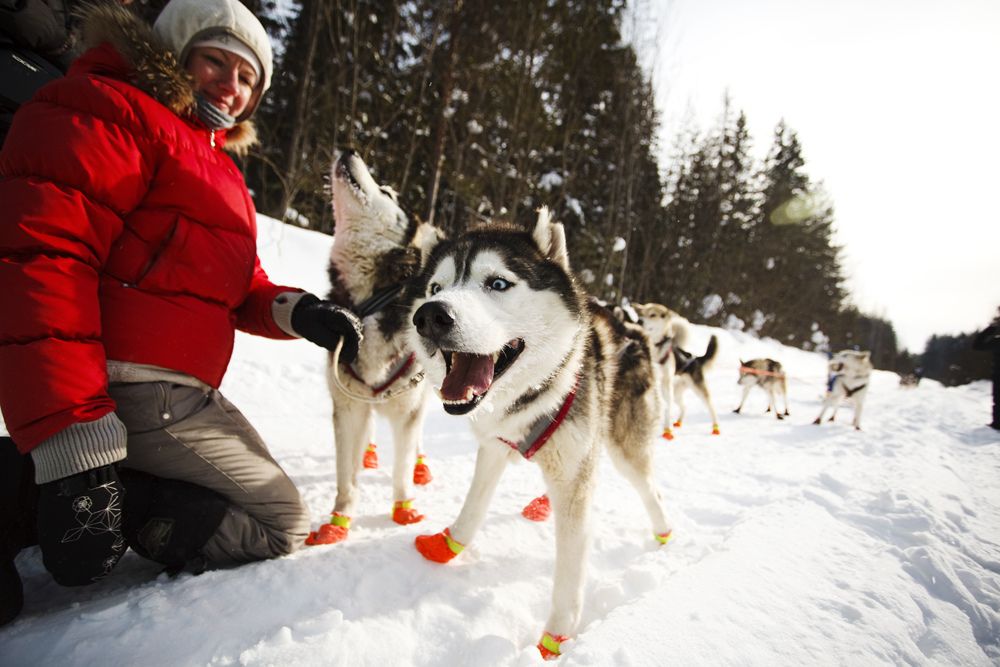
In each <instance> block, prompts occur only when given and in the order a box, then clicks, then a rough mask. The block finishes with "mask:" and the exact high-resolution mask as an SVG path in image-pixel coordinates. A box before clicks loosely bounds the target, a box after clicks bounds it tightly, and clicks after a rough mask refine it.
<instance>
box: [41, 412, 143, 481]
mask: <svg viewBox="0 0 1000 667" xmlns="http://www.w3.org/2000/svg"><path fill="white" fill-rule="evenodd" d="M127 440H128V432H127V431H126V429H125V424H123V423H122V421H121V420H120V419H119V418H118V415H116V414H115V413H114V412H109V413H108V414H106V415H104V416H103V417H101V418H100V419H98V420H97V421H92V422H79V423H76V424H73V425H72V426H69V427H68V428H65V429H63V430H62V431H60V432H58V433H56V434H55V435H53V436H50V437H49V438H46V439H45V440H43V441H42V442H40V443H39V444H38V445H37V446H36V447H35V448H34V449H32V450H31V459H32V461H34V463H35V484H45V483H47V482H52V481H55V480H57V479H62V478H63V477H69V476H70V475H75V474H77V473H81V472H86V471H87V470H92V469H93V468H99V467H100V466H105V465H109V464H111V463H115V462H116V461H121V460H122V459H124V458H125V454H126V451H127V450H126V446H125V445H126V442H127Z"/></svg>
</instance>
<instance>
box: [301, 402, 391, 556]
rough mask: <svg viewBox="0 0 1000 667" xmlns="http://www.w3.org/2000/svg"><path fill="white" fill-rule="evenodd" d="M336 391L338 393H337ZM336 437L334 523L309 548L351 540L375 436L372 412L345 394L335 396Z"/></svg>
mask: <svg viewBox="0 0 1000 667" xmlns="http://www.w3.org/2000/svg"><path fill="white" fill-rule="evenodd" d="M333 391H336V390H333ZM333 415H334V419H333V433H334V440H335V443H334V446H335V447H336V452H337V499H336V501H335V503H334V506H333V511H332V512H331V514H330V521H329V522H328V523H325V524H322V525H321V526H320V527H319V530H317V531H312V532H310V533H309V536H308V537H306V544H309V545H316V544H335V543H337V542H341V541H343V540H345V539H347V534H348V531H349V530H350V527H351V516H352V515H353V513H354V508H355V505H356V503H357V497H358V471H359V470H360V469H361V462H362V459H363V457H364V449H365V446H366V443H367V442H368V441H369V440H370V439H371V438H370V437H369V435H370V434H371V433H373V430H372V429H373V425H374V424H373V420H372V410H371V408H370V407H368V406H367V405H365V404H363V403H355V402H353V401H351V400H350V399H347V397H346V396H344V395H343V394H336V393H335V394H334V395H333Z"/></svg>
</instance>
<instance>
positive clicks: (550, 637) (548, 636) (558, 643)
mask: <svg viewBox="0 0 1000 667" xmlns="http://www.w3.org/2000/svg"><path fill="white" fill-rule="evenodd" d="M567 639H569V637H567V636H566V635H554V634H552V633H551V632H544V633H542V639H541V641H539V642H538V652H539V653H541V654H542V657H543V658H544V659H546V660H555V659H556V658H558V657H559V656H560V655H562V643H563V642H564V641H566V640H567Z"/></svg>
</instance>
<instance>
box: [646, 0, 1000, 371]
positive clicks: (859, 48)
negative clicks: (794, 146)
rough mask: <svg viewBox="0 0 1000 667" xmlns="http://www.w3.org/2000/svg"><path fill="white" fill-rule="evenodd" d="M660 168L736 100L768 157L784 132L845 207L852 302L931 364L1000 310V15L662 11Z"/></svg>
mask: <svg viewBox="0 0 1000 667" xmlns="http://www.w3.org/2000/svg"><path fill="white" fill-rule="evenodd" d="M650 5H651V11H652V12H653V13H654V14H655V15H656V16H657V21H656V24H657V29H658V38H657V40H656V43H657V45H658V49H657V52H658V59H657V64H656V67H655V69H654V74H653V76H654V80H655V82H656V87H657V96H658V105H659V108H660V109H661V111H662V112H663V114H664V115H663V118H662V120H663V124H664V127H663V137H662V142H661V143H662V155H663V157H664V159H666V158H667V156H668V155H669V151H670V148H671V146H672V143H673V140H674V137H675V134H676V131H677V130H678V129H679V128H680V127H681V124H682V122H683V120H684V119H685V118H686V117H688V115H689V114H690V115H691V116H693V117H694V118H695V119H696V122H697V124H698V125H699V126H700V127H701V128H703V129H705V128H707V127H708V126H710V125H711V124H713V123H714V122H715V121H716V119H717V118H718V116H719V114H720V112H721V109H722V98H723V94H724V91H725V90H726V89H727V88H728V90H729V92H730V95H731V97H732V101H733V104H734V106H735V107H736V108H737V109H742V110H744V111H745V112H746V113H747V117H748V120H749V122H750V128H751V134H752V137H753V139H754V141H755V150H756V151H757V152H758V153H760V154H763V153H764V152H766V150H767V148H768V146H769V145H770V141H771V134H772V131H773V129H774V126H775V125H776V124H777V122H778V120H779V119H781V118H784V119H785V120H786V121H787V123H788V125H789V127H790V128H791V129H793V130H795V131H796V132H797V133H798V135H799V139H800V141H801V143H802V146H803V150H804V154H805V159H806V171H807V173H808V174H809V175H810V177H811V178H812V179H813V180H817V181H823V182H824V183H825V185H826V187H827V190H828V191H829V192H830V193H831V195H832V196H833V201H834V205H835V208H836V221H837V222H836V227H837V233H836V237H835V240H836V242H837V243H839V244H840V245H842V246H843V247H844V252H843V255H842V258H843V264H844V268H845V270H846V274H847V276H848V288H849V289H850V291H851V294H852V295H853V299H854V302H855V303H856V304H857V305H858V306H859V307H861V309H862V310H864V311H865V312H869V313H872V314H875V315H879V316H881V317H884V318H886V319H888V320H889V321H891V322H892V324H893V327H894V328H895V330H896V333H897V335H898V336H899V339H900V343H901V344H902V345H903V346H904V347H906V348H908V349H909V350H910V351H911V352H922V351H923V348H924V343H925V342H926V339H927V338H928V337H929V336H930V335H931V334H935V333H938V334H955V333H965V332H969V331H973V330H975V329H978V328H981V327H982V326H985V325H986V324H987V323H988V322H989V321H990V319H991V318H992V317H993V316H994V315H995V314H996V308H997V306H1000V213H998V210H1000V209H998V207H997V206H996V205H995V201H996V195H997V194H1000V86H998V84H997V81H998V80H1000V2H998V1H996V0H935V1H931V0H836V1H835V0H825V1H824V0H651V2H650Z"/></svg>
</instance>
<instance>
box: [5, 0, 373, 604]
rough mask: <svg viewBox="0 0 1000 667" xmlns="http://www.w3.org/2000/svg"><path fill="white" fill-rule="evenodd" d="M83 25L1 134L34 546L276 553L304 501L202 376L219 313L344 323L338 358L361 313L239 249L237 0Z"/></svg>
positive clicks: (60, 554)
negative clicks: (60, 63)
mask: <svg viewBox="0 0 1000 667" xmlns="http://www.w3.org/2000/svg"><path fill="white" fill-rule="evenodd" d="M83 36H84V40H85V41H86V42H87V44H88V45H89V46H90V47H91V48H90V50H89V51H87V52H86V53H84V54H83V55H82V56H81V57H80V58H79V59H78V60H77V61H76V62H75V63H74V64H73V66H72V67H71V68H70V71H69V73H68V75H67V76H66V77H65V78H63V79H60V80H58V81H56V82H54V83H52V84H50V85H48V86H46V87H45V88H43V89H42V90H41V91H39V93H38V94H37V95H36V96H35V98H34V99H33V100H32V101H31V102H29V103H27V104H25V105H24V106H23V107H22V108H21V109H20V110H19V111H18V113H17V114H16V116H15V118H14V124H13V126H12V128H11V132H10V135H9V136H8V137H7V140H6V142H5V144H4V146H3V150H2V152H0V201H2V202H3V206H2V209H0V284H2V285H3V289H2V290H0V313H2V314H3V316H2V318H0V408H2V410H3V416H4V420H5V422H6V425H7V428H8V429H9V431H10V434H11V435H12V436H13V439H14V442H16V443H17V446H18V448H19V449H20V450H21V452H23V453H29V452H30V455H31V460H32V461H33V463H34V470H35V482H36V484H37V485H38V510H37V512H38V520H37V530H38V533H37V537H38V541H39V545H40V547H41V550H42V555H43V560H44V562H45V565H46V567H47V568H48V569H49V571H50V572H51V573H52V574H53V575H54V577H55V578H56V580H57V581H59V582H60V583H63V584H66V585H79V584H85V583H89V582H91V581H94V580H96V579H99V578H101V577H102V576H104V575H106V574H107V573H108V572H109V571H110V570H111V569H112V568H113V567H114V565H115V564H116V563H117V561H118V559H119V558H120V557H121V555H122V553H123V552H124V549H125V546H131V547H132V548H134V549H135V550H136V551H138V552H139V553H141V554H143V555H145V556H148V557H150V558H152V559H154V560H157V561H159V562H161V563H164V564H166V565H167V566H168V567H170V568H175V569H179V568H183V567H190V566H192V562H193V561H197V562H199V563H207V564H219V563H233V562H243V561H251V560H257V559H262V558H269V557H274V556H279V555H282V554H287V553H289V552H291V551H293V550H294V549H295V548H297V547H298V546H299V545H300V544H301V543H302V540H303V538H304V537H305V536H306V534H307V532H308V528H309V523H310V522H309V515H308V512H307V509H306V507H305V505H304V504H303V502H302V500H301V498H300V497H299V494H298V492H297V490H296V489H295V487H294V485H293V484H292V482H291V481H290V480H289V479H288V477H287V475H286V474H285V473H284V471H282V469H281V468H280V467H279V466H278V464H277V463H276V462H275V461H274V460H273V458H272V457H271V456H270V454H269V453H268V451H267V448H266V447H265V445H264V443H263V441H262V440H261V438H260V436H259V435H258V434H257V433H256V432H255V431H254V429H253V428H252V427H251V426H250V425H249V424H248V423H247V421H246V419H244V418H243V416H242V415H241V414H240V413H239V411H238V410H237V409H236V408H235V407H233V406H232V405H231V404H230V403H229V402H228V401H227V400H226V399H225V398H224V397H223V396H222V395H221V394H219V392H218V387H219V384H220V382H221V381H222V377H223V374H224V373H225V370H226V366H227V364H228V363H229V359H230V355H231V353H232V348H233V338H234V329H236V328H239V329H241V330H243V331H247V332H249V333H253V334H258V335H262V336H268V337H271V338H294V337H304V338H307V339H309V340H311V341H313V342H314V343H316V344H318V345H321V346H323V347H327V348H333V347H334V346H335V345H336V343H337V342H338V341H339V340H340V339H341V338H343V339H344V343H345V344H344V348H345V349H344V350H343V351H342V358H346V359H349V358H351V357H352V356H353V355H354V354H356V352H357V346H358V343H359V340H360V324H359V322H358V320H357V318H356V317H355V316H354V315H352V314H351V313H350V312H348V311H345V310H343V309H341V308H338V307H337V306H335V305H333V304H331V303H329V302H326V301H321V300H320V299H318V298H317V297H315V296H313V295H311V294H306V293H303V292H301V291H300V290H297V289H294V288H290V287H283V286H279V285H275V284H273V283H272V282H271V281H270V280H269V279H268V277H267V275H266V274H265V273H264V271H263V269H262V268H261V266H260V262H259V260H258V259H257V255H256V226H255V224H256V223H255V211H254V206H253V203H252V201H251V199H250V196H249V194H248V192H247V188H246V185H245V183H244V181H243V178H242V176H241V175H240V172H239V171H238V169H237V168H236V166H235V164H234V163H233V161H232V159H231V158H230V157H229V156H228V155H226V154H225V153H224V152H223V150H226V151H231V152H234V153H241V152H244V151H245V150H247V148H248V147H249V146H250V145H251V144H252V143H253V141H254V131H253V127H252V125H251V123H250V121H249V118H250V116H251V114H252V113H253V111H254V109H256V107H257V105H258V104H259V103H260V99H261V95H263V94H264V92H265V91H266V90H267V88H268V86H269V85H270V83H271V74H272V57H271V47H270V43H269V41H268V37H267V34H266V32H265V31H264V28H263V27H262V26H261V24H260V22H259V21H258V20H257V19H256V18H255V17H254V16H253V14H252V13H250V11H249V10H247V9H246V8H245V7H244V6H243V5H242V4H240V3H239V2H238V1H237V0H172V1H171V2H170V3H168V4H167V6H166V7H165V8H164V10H163V12H162V13H161V14H160V16H159V18H158V19H157V21H156V23H155V24H154V26H153V27H152V29H151V28H150V27H149V26H148V25H146V24H144V23H142V22H141V21H140V20H139V19H137V18H136V17H135V16H134V15H132V14H130V13H129V12H128V10H126V9H124V8H122V7H120V6H117V5H115V4H113V3H112V4H108V5H102V6H98V7H95V8H93V9H91V10H90V13H89V14H88V15H87V16H86V17H85V19H84V22H83ZM123 487H124V489H125V491H126V492H127V498H125V499H124V502H123V495H124V494H123V491H122V489H123ZM15 548H16V546H15ZM8 550H9V551H11V550H13V549H8ZM15 553H16V551H15ZM6 556H7V554H3V553H0V560H3V559H4V558H5V557H6ZM11 559H12V556H11ZM18 588H19V584H18Z"/></svg>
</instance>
